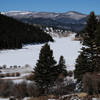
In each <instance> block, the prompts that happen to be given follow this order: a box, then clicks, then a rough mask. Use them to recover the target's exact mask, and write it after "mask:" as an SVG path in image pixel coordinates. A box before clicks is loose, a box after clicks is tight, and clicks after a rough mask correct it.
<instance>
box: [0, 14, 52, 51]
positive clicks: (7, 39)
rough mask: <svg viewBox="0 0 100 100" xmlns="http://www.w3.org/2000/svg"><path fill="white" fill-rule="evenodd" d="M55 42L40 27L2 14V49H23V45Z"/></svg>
mask: <svg viewBox="0 0 100 100" xmlns="http://www.w3.org/2000/svg"><path fill="white" fill-rule="evenodd" d="M48 41H53V39H52V37H51V36H50V35H49V34H46V33H45V32H44V31H43V30H41V29H40V28H39V27H36V26H34V25H30V24H25V23H22V22H20V21H18V20H15V19H13V18H10V17H8V16H5V15H2V14H0V49H15V48H22V45H23V44H31V43H34V44H35V43H44V42H48Z"/></svg>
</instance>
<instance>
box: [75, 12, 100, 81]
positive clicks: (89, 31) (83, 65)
mask: <svg viewBox="0 0 100 100" xmlns="http://www.w3.org/2000/svg"><path fill="white" fill-rule="evenodd" d="M97 26H98V21H97V19H96V16H95V14H94V12H91V13H90V15H89V16H88V20H87V25H86V27H85V29H84V30H83V31H82V32H83V33H81V37H82V44H83V45H84V46H85V47H84V48H82V51H81V53H80V55H79V57H78V58H77V60H76V65H75V72H74V75H75V78H77V80H78V82H81V81H82V78H83V75H84V74H85V73H86V72H94V71H96V70H97V69H98V71H100V68H99V67H100V65H99V63H98V61H99V60H100V57H99V56H97V55H98V54H100V52H98V50H97V47H98V46H97V38H98V36H96V35H97V30H98V29H97ZM98 34H99V33H98ZM98 40H99V39H98ZM99 50H100V49H99Z"/></svg>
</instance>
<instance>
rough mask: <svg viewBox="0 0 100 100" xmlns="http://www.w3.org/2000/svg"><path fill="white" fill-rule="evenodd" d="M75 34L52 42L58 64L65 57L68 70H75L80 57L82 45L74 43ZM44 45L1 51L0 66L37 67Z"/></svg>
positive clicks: (51, 45)
mask: <svg viewBox="0 0 100 100" xmlns="http://www.w3.org/2000/svg"><path fill="white" fill-rule="evenodd" d="M74 36H75V34H71V35H69V36H68V37H63V38H58V37H56V38H54V40H55V42H50V43H49V44H50V47H51V49H52V50H53V54H54V58H55V60H56V61H57V62H58V61H59V57H60V56H61V55H63V56H64V58H65V61H66V65H67V68H68V70H73V69H74V65H75V60H76V58H77V57H78V55H79V53H78V51H80V48H81V47H82V45H81V44H80V42H79V41H73V40H72V39H73V38H74ZM43 45H44V44H35V45H26V46H23V48H22V49H17V50H2V51H0V66H2V65H4V64H6V65H7V66H8V67H9V66H13V65H20V66H24V65H25V64H29V65H30V66H31V67H32V68H34V66H35V65H36V62H37V60H38V58H39V53H40V49H41V47H42V46H43Z"/></svg>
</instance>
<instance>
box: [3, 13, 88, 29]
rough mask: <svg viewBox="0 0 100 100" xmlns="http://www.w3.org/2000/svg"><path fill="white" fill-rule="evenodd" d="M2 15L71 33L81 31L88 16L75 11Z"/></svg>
mask: <svg viewBox="0 0 100 100" xmlns="http://www.w3.org/2000/svg"><path fill="white" fill-rule="evenodd" d="M3 14H5V15H7V16H10V17H13V18H15V19H18V20H20V21H22V22H25V23H31V24H40V25H44V26H49V27H51V26H52V27H55V26H56V27H58V28H62V29H67V30H72V31H80V30H81V29H83V28H84V26H85V24H86V19H87V16H88V15H86V14H82V13H79V12H75V11H70V12H65V13H54V12H25V11H10V12H5V13H3Z"/></svg>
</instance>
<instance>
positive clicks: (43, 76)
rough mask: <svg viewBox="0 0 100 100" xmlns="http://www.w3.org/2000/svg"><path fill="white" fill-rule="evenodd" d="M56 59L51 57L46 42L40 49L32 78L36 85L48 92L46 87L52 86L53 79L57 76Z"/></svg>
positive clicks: (51, 53) (50, 51)
mask: <svg viewBox="0 0 100 100" xmlns="http://www.w3.org/2000/svg"><path fill="white" fill-rule="evenodd" d="M55 65H56V61H55V60H54V57H53V51H52V50H51V49H50V46H49V45H48V43H46V44H45V45H44V46H43V47H42V48H41V51H40V55H39V60H38V62H37V64H36V67H35V69H34V72H35V73H34V74H35V75H34V80H35V82H36V85H37V86H38V87H39V88H40V89H41V90H43V93H44V92H45V91H47V92H48V89H49V88H50V87H52V86H53V85H54V83H55V80H56V79H57V77H58V72H57V66H55Z"/></svg>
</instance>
